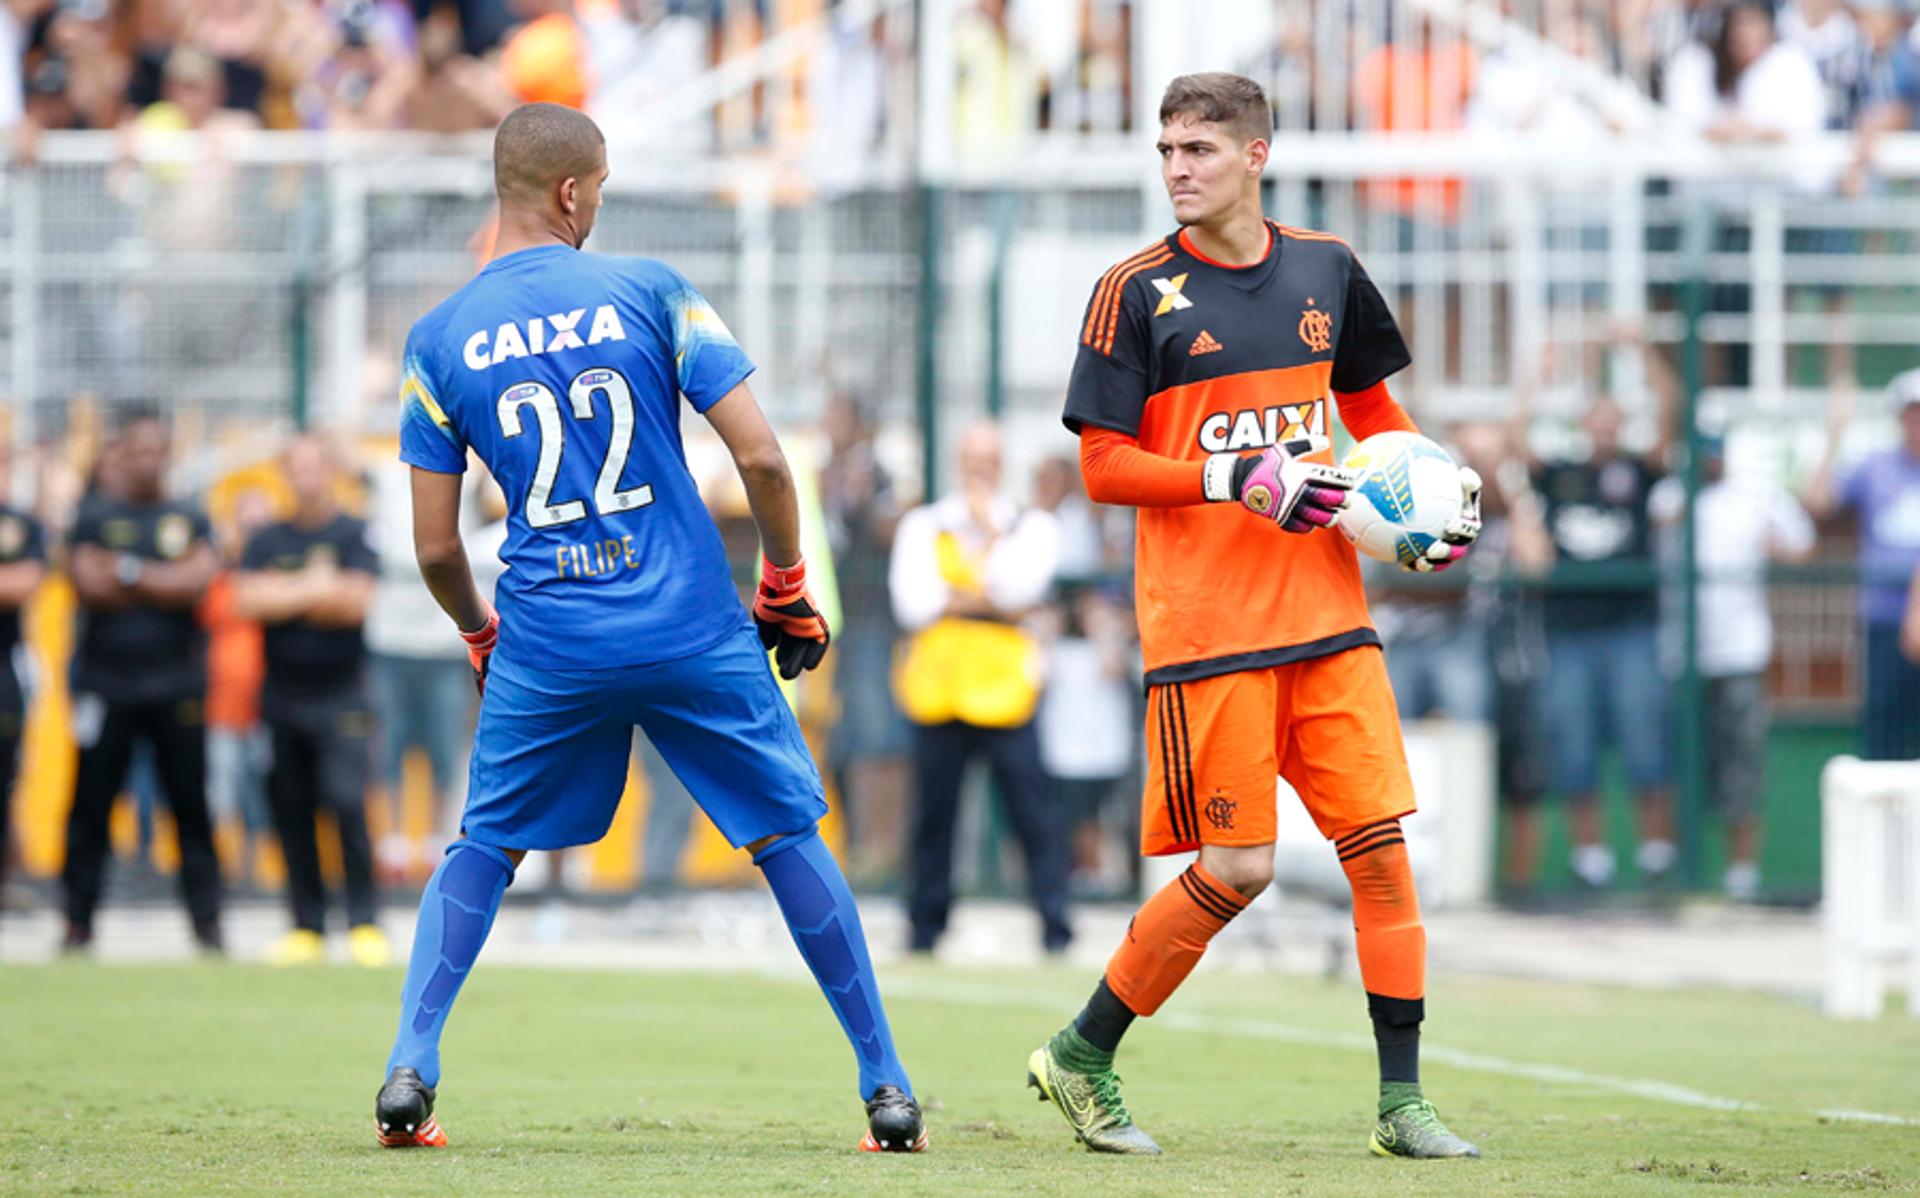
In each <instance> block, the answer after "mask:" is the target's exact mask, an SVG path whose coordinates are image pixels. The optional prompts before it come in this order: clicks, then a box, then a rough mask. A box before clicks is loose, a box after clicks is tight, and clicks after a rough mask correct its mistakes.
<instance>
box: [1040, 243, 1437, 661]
mask: <svg viewBox="0 0 1920 1198" xmlns="http://www.w3.org/2000/svg"><path fill="white" fill-rule="evenodd" d="M1268 228H1269V244H1268V247H1267V253H1266V256H1265V257H1264V258H1262V259H1261V260H1260V261H1259V262H1257V263H1254V264H1253V265H1251V266H1244V267H1232V266H1226V265H1223V264H1221V263H1218V262H1214V261H1212V260H1210V259H1208V258H1206V257H1204V256H1203V255H1201V254H1200V253H1199V252H1198V251H1197V250H1196V249H1194V247H1193V246H1192V244H1191V243H1190V242H1189V241H1188V239H1187V237H1186V234H1185V233H1184V232H1182V233H1178V234H1175V235H1173V236H1169V237H1167V238H1166V239H1164V240H1162V241H1158V242H1155V243H1154V244H1153V245H1151V246H1148V247H1147V248H1146V249H1144V250H1142V251H1141V252H1140V253H1138V254H1135V255H1134V256H1133V257H1131V258H1129V259H1127V260H1126V261H1124V262H1122V263H1120V264H1119V265H1117V266H1115V267H1114V268H1113V269H1111V270H1109V271H1108V272H1107V273H1106V275H1105V276H1103V277H1102V278H1101V280H1100V282H1099V284H1098V285H1097V286H1096V287H1095V288H1094V291H1093V297H1092V299H1091V300H1090V301H1089V302H1088V305H1087V312H1086V316H1085V318H1084V319H1083V321H1082V323H1081V331H1080V349H1079V354H1078V357H1077V358H1076V359H1075V361H1074V366H1073V376H1072V380H1071V382H1070V383H1069V384H1068V387H1067V403H1066V413H1065V419H1066V424H1067V427H1068V428H1069V429H1071V430H1073V431H1074V432H1075V433H1079V432H1081V430H1082V429H1083V428H1085V427H1088V426H1092V427H1095V428H1107V429H1113V430H1115V431H1117V432H1121V433H1125V434H1127V435H1129V436H1133V437H1136V438H1138V440H1139V443H1140V447H1141V448H1142V449H1144V450H1146V451H1148V452H1150V453H1154V454H1159V455H1161V456H1163V457H1168V458H1175V459H1184V460H1190V461H1200V460H1203V459H1205V458H1206V457H1207V455H1209V454H1214V453H1226V452H1243V451H1249V450H1255V449H1260V448H1263V447H1265V446H1268V445H1272V444H1275V443H1276V442H1279V441H1285V440H1289V439H1292V438H1296V437H1300V436H1303V435H1306V434H1312V433H1318V434H1327V433H1328V432H1329V428H1328V419H1329V417H1330V416H1331V415H1332V412H1331V411H1330V409H1333V408H1334V406H1335V405H1334V398H1333V394H1334V392H1342V393H1353V392H1363V391H1367V390H1369V389H1371V388H1373V387H1375V386H1376V385H1377V384H1379V383H1380V382H1381V381H1382V380H1383V379H1385V378H1386V377H1387V376H1388V375H1391V374H1393V373H1394V372H1395V371H1398V370H1400V369H1402V368H1403V367H1405V366H1406V365H1407V364H1408V363H1409V362H1410V361H1411V360H1412V359H1411V358H1410V357H1409V355H1408V353H1407V347H1406V343H1405V342H1404V341H1402V340H1401V337H1400V330H1399V329H1398V328H1397V327H1396V326H1395V324H1394V322H1393V316H1392V314H1391V313H1390V312H1388V310H1387V305H1386V301H1385V299H1383V298H1382V297H1381V295H1380V292H1379V290H1378V289H1376V288H1375V287H1374V285H1373V282H1372V280H1371V279H1369V278H1368V277H1367V273H1366V271H1365V270H1364V269H1362V268H1361V266H1360V263H1359V261H1358V259H1356V258H1355V257H1354V255H1353V251H1352V250H1351V249H1349V248H1348V246H1347V244H1346V242H1344V241H1341V240H1340V239H1339V238H1337V237H1334V236H1331V235H1329V234H1326V233H1314V232H1309V231H1306V230H1303V229H1291V228H1287V227H1285V226H1282V225H1277V224H1273V223H1271V222H1269V225H1268ZM1195 499H1196V501H1197V500H1198V499H1199V496H1198V495H1196V496H1195ZM1134 577H1135V582H1134V586H1135V592H1136V606H1137V608H1138V615H1139V621H1140V641H1141V648H1142V651H1143V653H1144V655H1145V658H1146V663H1145V664H1146V669H1147V683H1148V685H1150V686H1151V685H1159V684H1161V683H1167V682H1184V681H1191V680H1193V679H1197V678H1206V677H1211V676H1213V675H1216V674H1226V673H1232V672H1234V671H1236V670H1250V669H1258V668H1262V667H1266V666H1274V665H1283V664H1285V663H1287V662H1293V661H1302V660H1305V659H1307V658H1311V657H1320V656H1325V655H1327V654H1331V653H1338V652H1340V651H1342V650H1344V649H1350V648H1353V647H1355V646H1359V645H1377V644H1379V643H1380V640H1379V637H1378V636H1377V635H1376V634H1375V633H1374V631H1373V627H1372V624H1371V621H1370V620H1369V617H1368V615H1367V602H1366V597H1365V595H1364V593H1363V592H1362V590H1361V584H1360V568H1359V563H1358V561H1357V560H1356V558H1355V554H1354V550H1353V547H1352V546H1351V545H1350V544H1348V542H1347V541H1346V539H1345V538H1344V537H1342V536H1341V535H1340V534H1339V533H1338V532H1334V531H1330V530H1328V531H1320V532H1314V533H1309V534H1306V535H1299V534H1295V533H1288V532H1284V531H1282V530H1281V529H1280V527H1279V526H1278V525H1276V524H1273V523H1271V522H1268V521H1264V520H1258V519H1255V518H1253V517H1252V516H1250V515H1249V514H1248V513H1247V512H1245V511H1243V510H1241V508H1240V505H1238V504H1229V503H1212V504H1209V503H1201V502H1196V503H1195V504H1193V505H1192V506H1186V507H1142V508H1141V509H1140V510H1139V522H1138V532H1137V547H1136V553H1135V562H1134Z"/></svg>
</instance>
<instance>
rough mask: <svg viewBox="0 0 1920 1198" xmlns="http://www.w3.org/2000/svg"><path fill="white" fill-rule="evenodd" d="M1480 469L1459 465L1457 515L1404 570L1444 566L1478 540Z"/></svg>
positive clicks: (1419, 571)
mask: <svg viewBox="0 0 1920 1198" xmlns="http://www.w3.org/2000/svg"><path fill="white" fill-rule="evenodd" d="M1480 487H1481V483H1480V472H1479V471H1477V470H1475V469H1474V468H1473V467H1471V466H1462V467H1460V514H1459V515H1458V516H1455V517H1454V518H1453V519H1452V520H1451V521H1450V522H1448V524H1447V528H1446V531H1445V532H1442V533H1441V534H1440V539H1439V540H1437V541H1435V542H1434V543H1433V544H1431V545H1429V546H1427V552H1426V554H1425V555H1424V556H1422V557H1416V558H1414V559H1413V560H1412V561H1411V562H1408V563H1407V567H1406V568H1407V569H1409V570H1413V571H1415V572H1417V573H1421V574H1426V573H1430V572H1437V571H1440V570H1444V569H1446V568H1447V567H1448V566H1451V565H1452V564H1453V563H1455V562H1457V561H1459V560H1460V559H1461V558H1463V557H1465V556H1467V550H1469V549H1471V548H1473V543H1474V542H1475V541H1477V540H1479V539H1480Z"/></svg>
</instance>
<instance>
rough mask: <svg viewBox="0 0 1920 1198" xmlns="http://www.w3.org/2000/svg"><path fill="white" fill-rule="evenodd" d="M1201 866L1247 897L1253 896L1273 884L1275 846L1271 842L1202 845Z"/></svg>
mask: <svg viewBox="0 0 1920 1198" xmlns="http://www.w3.org/2000/svg"><path fill="white" fill-rule="evenodd" d="M1200 865H1201V867H1202V868H1204V869H1205V870H1206V871H1207V872H1208V873H1210V874H1212V875H1213V876H1214V877H1215V878H1217V879H1219V880H1220V881H1221V882H1222V883H1224V884H1226V885H1228V886H1231V887H1233V889H1234V890H1235V891H1237V892H1238V893H1239V894H1240V895H1241V896H1242V897H1243V898H1249V899H1251V898H1253V897H1255V896H1257V895H1258V894H1259V893H1260V892H1261V891H1263V890H1265V889H1266V888H1267V887H1268V886H1270V885H1272V884H1273V846H1272V845H1270V844H1263V845H1254V846H1252V847H1250V848H1227V847H1223V846H1220V845H1211V844H1209V845H1202V846H1201V847H1200Z"/></svg>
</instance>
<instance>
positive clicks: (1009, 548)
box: [888, 424, 1073, 953]
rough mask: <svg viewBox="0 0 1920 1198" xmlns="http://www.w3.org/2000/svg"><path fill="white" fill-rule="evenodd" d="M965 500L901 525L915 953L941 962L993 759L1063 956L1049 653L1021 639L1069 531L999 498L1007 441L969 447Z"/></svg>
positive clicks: (942, 504) (1067, 933)
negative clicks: (984, 766)
mask: <svg viewBox="0 0 1920 1198" xmlns="http://www.w3.org/2000/svg"><path fill="white" fill-rule="evenodd" d="M959 475H960V481H959V489H958V490H957V491H956V492H954V493H952V494H949V495H947V496H944V497H943V498H941V499H939V500H937V501H935V502H933V503H930V504H927V505H926V506H924V507H919V508H915V509H914V510H913V511H910V512H908V513H907V514H906V515H905V516H903V517H901V520H900V526H899V529H898V531H897V532H896V533H895V535H894V544H893V558H892V561H891V563H890V565H889V571H888V589H889V591H890V592H891V594H892V597H893V612H894V618H895V619H896V621H898V623H899V625H900V627H901V629H902V630H903V631H904V632H906V633H907V637H906V641H905V645H904V648H903V651H902V652H901V654H900V659H899V662H898V665H897V666H896V668H895V671H894V691H895V694H896V697H897V698H898V699H899V702H900V710H901V711H902V712H903V713H904V714H905V715H906V717H907V719H908V720H909V721H911V722H912V724H913V727H914V773H915V781H916V786H915V791H916V796H915V797H916V809H915V813H914V827H913V844H912V860H911V871H912V876H911V879H910V883H909V886H910V890H909V898H908V914H909V918H910V920H911V923H912V934H913V940H912V947H913V949H914V951H916V952H930V951H932V949H933V947H934V945H935V943H936V942H937V941H938V940H939V938H940V935H941V933H942V932H944V931H945V930H946V926H947V915H948V912H949V910H950V908H951V907H952V905H953V834H954V824H955V821H956V819H957V817H958V814H959V805H960V787H961V781H962V779H963V776H964V774H965V772H966V767H967V763H968V762H969V761H971V760H973V759H974V758H976V757H980V756H985V757H986V759H987V761H988V762H989V764H990V765H991V767H992V769H993V776H994V779H995V781H996V782H997V783H998V786H999V791H1000V794H1001V795H1002V797H1003V799H1004V801H1005V803H1006V811H1007V816H1008V818H1009V820H1011V822H1012V824H1013V829H1014V833H1015V834H1016V835H1017V836H1018V837H1019V838H1020V844H1021V848H1022V850H1023V851H1024V853H1025V855H1026V862H1027V876H1028V879H1029V881H1030V884H1031V886H1032V890H1033V902H1034V906H1035V907H1037V908H1038V909H1039V912H1040V920H1041V942H1042V944H1043V946H1044V947H1045V948H1046V950H1047V951H1048V952H1049V953H1057V952H1060V951H1061V950H1063V949H1065V948H1066V946H1067V943H1068V942H1069V941H1070V940H1071V939H1072V936H1073V933H1072V931H1071V929H1070V928H1069V927H1068V925H1067V874H1068V869H1067V861H1066V842H1065V837H1064V835H1063V833H1062V830H1061V826H1060V813H1059V811H1058V809H1057V803H1056V796H1054V795H1053V794H1051V793H1050V792H1049V789H1048V786H1047V782H1046V773H1045V770H1044V768H1043V767H1042V765H1041V760H1040V741H1039V737H1038V735H1037V733H1036V731H1035V728H1034V711H1035V708H1036V707H1037V705H1038V703H1039V698H1040V682H1041V679H1040V647H1039V644H1038V643H1037V642H1036V641H1035V639H1034V638H1033V636H1032V635H1031V634H1030V633H1028V632H1027V631H1026V629H1025V628H1023V627H1022V626H1021V621H1022V619H1023V618H1024V617H1025V616H1026V615H1027V614H1028V613H1029V612H1031V611H1032V610H1033V609H1034V608H1035V607H1037V606H1039V604H1040V603H1041V602H1043V601H1044V600H1045V599H1046V598H1047V595H1048V591H1049V588H1050V587H1051V585H1052V582H1053V574H1054V566H1055V563H1056V562H1057V561H1058V559H1059V540H1060V533H1059V526H1058V525H1057V523H1056V522H1055V521H1054V518H1053V516H1052V515H1050V514H1049V513H1047V512H1042V511H1021V510H1020V509H1019V508H1017V507H1016V506H1015V505H1014V504H1013V503H1011V502H1010V501H1008V500H1007V499H1005V498H1003V497H1002V496H1001V494H1000V478H1001V441H1000V431H999V429H998V428H996V427H995V426H993V425H991V424H978V425H975V426H973V427H971V428H969V429H968V430H967V431H966V432H965V433H964V434H963V435H962V437H961V439H960V446H959Z"/></svg>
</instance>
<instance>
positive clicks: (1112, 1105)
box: [1027, 1026, 1160, 1156]
mask: <svg viewBox="0 0 1920 1198" xmlns="http://www.w3.org/2000/svg"><path fill="white" fill-rule="evenodd" d="M1103 1061H1104V1064H1102V1062H1103ZM1027 1084H1028V1085H1029V1086H1032V1087H1033V1088H1034V1089H1036V1090H1038V1091H1040V1101H1041V1102H1051V1103H1052V1104H1053V1105H1054V1106H1056V1107H1059V1108H1060V1113H1061V1114H1062V1115H1065V1116H1066V1117H1067V1123H1068V1124H1069V1125H1070V1126H1071V1127H1072V1128H1073V1134H1074V1135H1076V1136H1078V1137H1080V1142H1081V1143H1083V1144H1085V1145H1086V1146H1087V1150H1088V1151H1089V1152H1121V1153H1133V1154H1140V1155H1147V1156H1157V1155H1158V1154H1159V1152H1160V1145H1158V1144H1156V1143H1154V1142H1153V1137H1152V1136H1150V1135H1148V1134H1147V1133H1146V1132H1144V1131H1141V1130H1140V1128H1139V1127H1138V1126H1136V1125H1135V1124H1134V1122H1133V1116H1132V1115H1130V1114H1128V1113H1127V1104H1126V1102H1125V1101H1124V1100H1123V1099H1122V1098H1121V1097H1120V1075H1119V1074H1117V1073H1115V1072H1114V1071H1113V1058H1112V1056H1111V1054H1108V1053H1103V1052H1101V1051H1100V1050H1099V1049H1097V1048H1095V1047H1093V1045H1091V1044H1088V1043H1087V1042H1086V1040H1085V1039H1083V1038H1082V1037H1081V1035H1080V1033H1079V1032H1078V1031H1076V1030H1075V1029H1074V1028H1073V1027H1072V1026H1068V1027H1066V1028H1064V1029H1063V1030H1062V1031H1061V1032H1060V1034H1059V1035H1057V1036H1055V1037H1054V1038H1053V1039H1052V1040H1049V1041H1048V1042H1047V1043H1045V1044H1043V1045H1041V1046H1040V1047H1039V1048H1036V1049H1034V1050H1033V1055H1032V1056H1030V1057H1028V1058H1027Z"/></svg>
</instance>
